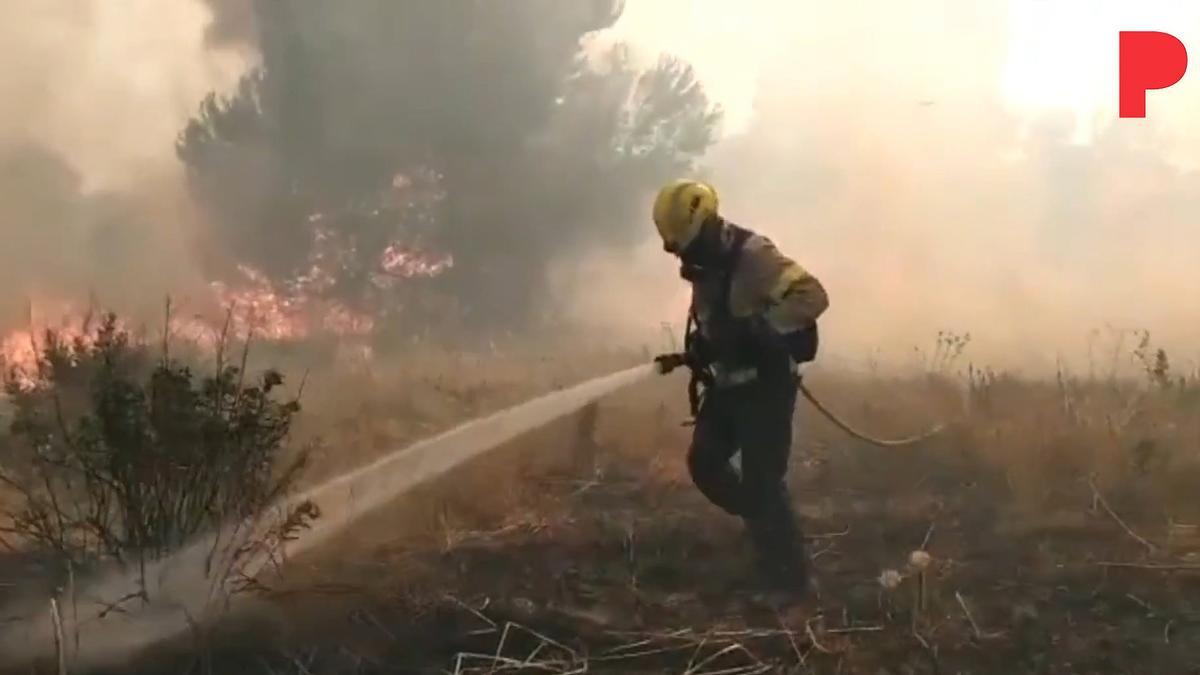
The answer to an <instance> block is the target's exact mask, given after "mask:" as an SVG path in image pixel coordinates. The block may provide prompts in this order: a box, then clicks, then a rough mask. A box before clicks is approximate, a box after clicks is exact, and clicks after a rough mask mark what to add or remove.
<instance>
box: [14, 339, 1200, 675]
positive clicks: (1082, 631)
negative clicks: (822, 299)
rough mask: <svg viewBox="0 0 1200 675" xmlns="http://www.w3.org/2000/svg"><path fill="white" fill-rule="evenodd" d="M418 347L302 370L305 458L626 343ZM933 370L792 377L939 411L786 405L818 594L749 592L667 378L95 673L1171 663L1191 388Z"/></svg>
mask: <svg viewBox="0 0 1200 675" xmlns="http://www.w3.org/2000/svg"><path fill="white" fill-rule="evenodd" d="M417 351H419V352H420V355H421V356H420V358H412V359H411V360H409V361H405V362H396V363H390V364H387V365H386V366H377V367H376V368H375V369H373V372H372V373H371V374H370V375H368V374H366V373H360V374H358V375H350V374H338V375H333V374H331V375H328V376H325V377H327V378H328V380H327V382H328V383H329V384H331V385H333V383H335V382H336V383H337V384H336V386H328V387H314V389H313V391H314V394H313V397H317V396H318V395H317V394H316V392H319V391H324V392H327V393H326V394H324V397H323V398H310V399H309V400H308V403H309V405H308V407H309V409H310V410H311V411H312V413H311V415H310V416H309V417H308V418H307V419H305V418H301V420H300V428H301V429H304V431H303V432H302V433H306V434H315V433H318V432H319V433H320V434H321V435H322V436H324V437H325V440H326V443H325V447H327V448H338V449H339V451H338V452H337V453H335V454H326V455H323V456H320V457H317V458H315V466H314V470H316V471H318V472H322V471H332V470H334V468H335V467H340V466H344V465H347V464H358V463H359V462H360V461H361V460H362V459H365V458H366V457H367V456H369V455H371V454H372V453H374V452H378V451H381V450H383V449H390V448H392V447H395V446H396V445H400V444H403V443H404V442H405V441H407V440H410V439H413V438H417V437H422V436H426V435H428V434H429V433H431V432H434V431H436V430H438V429H440V428H442V427H445V426H449V425H450V424H452V423H453V422H455V421H458V420H460V419H462V418H464V417H469V416H472V415H474V414H477V413H480V412H485V411H487V410H490V409H495V408H498V407H502V406H503V405H506V404H508V403H511V402H515V401H517V400H520V399H522V398H525V397H526V396H528V395H530V394H532V393H535V391H536V390H539V389H543V388H548V387H551V386H553V385H554V384H559V382H556V381H555V380H556V379H558V378H561V379H563V380H572V379H582V378H583V377H585V376H586V375H589V374H592V373H591V372H588V371H589V369H594V370H604V369H606V368H605V365H606V363H607V360H611V362H613V363H614V364H615V363H617V362H621V361H627V360H628V359H630V358H635V357H636V355H629V354H624V355H621V354H611V355H607V356H602V357H600V358H594V359H587V360H582V361H581V360H578V359H564V358H556V357H550V356H546V355H544V354H543V355H540V356H539V355H532V354H531V355H520V354H514V353H504V352H479V353H469V352H459V351H457V350H453V349H442V348H437V347H434V346H430V345H423V346H421V347H420V349H414V353H415V352H417ZM960 351H961V350H960ZM1149 353H1151V354H1154V351H1153V350H1151V351H1150V352H1149ZM956 358H958V357H957V356H955V357H953V358H948V359H943V358H941V357H939V359H937V360H936V361H937V362H938V363H941V364H942V365H939V366H938V367H937V368H933V367H926V368H925V371H924V372H922V373H920V374H917V375H909V376H903V377H901V376H895V377H892V376H885V375H881V374H878V373H876V374H852V373H847V372H840V373H833V372H818V373H815V374H814V375H813V376H812V377H811V385H812V387H813V388H814V390H816V391H817V392H818V394H819V395H821V396H822V397H823V398H825V399H827V400H828V403H829V404H830V405H831V406H832V407H835V408H836V409H837V410H839V411H842V412H843V413H844V414H845V416H846V417H848V418H850V419H852V420H853V421H854V422H855V423H856V424H859V425H862V426H864V427H868V428H870V429H871V430H873V431H878V432H880V433H908V432H911V431H913V430H914V427H921V426H924V425H925V423H926V422H928V421H933V420H939V419H942V420H948V421H950V422H951V425H950V430H949V431H948V432H947V433H946V434H945V435H943V436H941V437H939V438H937V439H934V440H931V441H929V442H927V443H926V444H924V445H922V446H919V447H915V448H908V449H888V450H884V449H878V448H874V447H870V446H866V445H863V444H860V443H858V442H856V441H852V440H850V439H847V438H846V437H844V436H843V435H842V434H841V432H839V431H837V430H836V429H834V428H832V427H831V426H830V425H828V424H827V423H825V422H824V420H822V419H820V418H819V417H817V416H816V414H815V413H814V412H813V411H812V410H811V408H807V407H804V408H802V410H801V412H800V413H799V414H800V417H799V420H800V429H801V432H800V434H799V443H798V447H797V449H796V452H795V454H794V461H793V470H792V478H793V482H794V488H795V495H796V499H797V502H798V504H799V506H800V508H801V511H802V513H803V515H804V517H805V521H806V525H807V530H808V532H809V535H810V537H811V554H812V557H813V559H814V565H813V566H814V568H815V570H816V575H817V578H818V581H819V584H820V586H819V593H818V594H817V596H816V597H814V598H813V599H812V600H811V601H810V602H808V603H806V604H805V605H804V606H801V607H796V608H793V609H792V610H791V611H788V612H783V613H780V612H778V611H776V609H775V608H773V607H771V606H769V605H766V604H764V603H762V602H761V601H760V600H759V599H758V598H757V597H756V596H755V594H754V593H753V591H752V589H751V587H750V584H749V579H748V578H747V570H748V569H750V565H749V560H748V551H747V550H746V547H745V545H744V541H743V539H742V537H741V535H740V532H739V530H738V527H737V523H735V522H732V520H731V519H729V518H727V517H725V516H724V515H723V514H721V513H720V512H719V511H717V510H716V509H715V508H714V507H712V506H710V505H708V504H707V503H705V502H704V501H703V499H702V498H701V497H699V496H698V495H697V494H696V492H695V490H694V489H693V488H692V487H691V485H690V482H689V480H688V478H687V476H686V474H685V468H684V463H683V451H684V449H685V447H686V442H687V434H688V429H687V428H684V427H681V426H680V425H679V423H680V421H682V420H683V418H684V417H685V413H684V410H683V408H682V406H681V405H680V403H681V399H682V395H681V390H680V387H681V385H682V383H681V382H680V381H679V380H678V379H676V378H667V379H664V380H663V381H660V382H657V383H655V384H653V385H652V386H649V387H646V388H643V389H639V390H635V391H629V392H624V393H622V394H620V395H618V396H616V397H613V398H612V399H611V400H607V401H604V402H602V403H600V404H598V405H597V406H594V407H591V408H589V409H586V410H584V411H582V412H581V413H580V414H578V415H576V416H574V417H572V418H570V419H566V420H562V421H560V422H558V423H556V424H554V425H551V426H550V427H547V428H544V429H542V430H539V431H538V432H535V433H532V434H529V435H528V436H526V437H525V438H522V439H521V440H520V442H516V443H512V444H509V445H508V446H506V447H503V448H501V449H499V450H498V451H497V452H495V453H492V454H490V455H487V456H484V457H482V458H480V459H479V460H477V461H476V462H474V463H473V464H472V465H470V466H468V467H466V468H465V469H463V470H461V471H459V472H457V473H455V474H454V475H452V476H449V477H446V478H445V479H442V480H439V481H437V482H436V483H435V484H431V485H426V486H423V487H422V488H420V489H418V490H416V491H414V492H413V493H410V494H408V495H406V496H405V497H403V498H401V499H400V500H398V501H397V503H396V504H395V505H394V506H392V507H390V508H389V509H387V510H386V512H384V513H380V514H378V515H376V516H374V517H371V518H368V519H367V520H366V521H364V522H363V523H362V524H361V526H359V527H357V528H355V529H354V530H353V531H352V532H349V533H347V534H345V535H344V536H342V537H341V538H340V539H339V540H338V541H337V542H335V543H334V544H333V545H331V546H329V547H326V548H325V549H324V550H322V551H318V552H315V553H312V554H306V555H305V556H303V557H301V558H299V559H296V560H293V561H290V563H289V565H288V566H287V567H285V568H284V569H283V571H282V573H281V574H280V575H279V576H276V577H272V578H270V579H265V580H264V581H265V586H264V588H263V589H262V590H263V592H264V595H262V596H261V597H260V600H261V602H259V603H258V604H257V605H256V606H255V611H252V612H248V613H246V614H244V615H242V616H240V617H238V618H236V619H231V621H229V622H227V623H226V624H224V625H223V626H220V627H218V630H217V631H216V632H215V633H212V634H207V633H206V634H197V635H196V636H195V641H184V643H181V644H176V645H171V646H168V647H164V648H163V649H162V650H160V651H159V652H158V653H156V654H151V655H148V656H147V657H146V658H144V659H142V660H140V661H139V662H138V663H137V664H136V666H134V665H131V666H130V668H129V669H127V670H123V671H122V672H130V671H134V672H181V671H187V672H262V673H297V674H300V673H313V674H316V673H339V674H340V673H393V672H395V673H409V672H458V673H495V672H553V673H566V672H584V671H588V672H613V673H618V672H619V673H629V672H679V673H692V674H693V675H702V674H703V675H713V674H714V673H722V674H723V675H735V674H746V673H757V672H800V673H803V672H812V673H821V672H844V673H860V672H861V673H873V674H874V673H881V672H887V673H923V672H994V673H1006V674H1007V673H1019V672H1131V673H1132V672H1190V671H1192V670H1194V669H1196V668H1197V666H1198V665H1200V663H1198V661H1200V658H1198V657H1197V656H1196V655H1197V654H1200V602H1197V601H1196V598H1197V597H1200V538H1198V537H1197V533H1196V529H1197V528H1196V524H1198V523H1200V504H1198V503H1197V502H1196V500H1195V499H1194V496H1193V494H1194V493H1193V492H1192V491H1191V486H1194V485H1196V484H1197V480H1198V479H1200V396H1198V395H1197V392H1198V391H1200V387H1198V383H1197V382H1196V381H1195V379H1194V378H1191V377H1186V376H1185V377H1179V376H1177V375H1176V374H1173V373H1171V372H1170V370H1169V367H1168V369H1166V373H1163V372H1161V371H1162V370H1164V369H1162V368H1157V370H1158V371H1160V372H1157V373H1156V372H1155V370H1156V368H1155V367H1150V368H1147V369H1146V370H1145V371H1144V378H1143V379H1142V380H1140V381H1135V380H1131V379H1127V378H1124V379H1123V378H1121V377H1111V378H1110V377H1076V376H1073V375H1071V374H1070V373H1067V372H1065V371H1064V372H1060V373H1059V375H1058V377H1057V378H1054V379H1046V380H1038V379H1026V378H1021V377H1017V376H1014V375H1005V374H998V373H990V372H988V371H987V370H986V369H983V370H980V369H978V368H975V367H963V366H960V365H957V364H956V363H955V362H954V361H955V359H956ZM1163 361H1164V360H1163V359H1159V358H1158V357H1157V356H1154V357H1153V358H1152V360H1151V362H1150V363H1151V364H1152V365H1155V364H1160V363H1161V362H1163ZM943 362H944V363H943ZM928 363H934V361H933V360H930V361H927V364H928ZM1164 375H1165V376H1164ZM351 384H353V385H354V386H353V388H351V387H350V385H351ZM347 392H353V394H352V395H347ZM348 448H356V450H354V451H350V450H348ZM322 467H323V468H322ZM914 551H916V552H921V553H923V554H925V555H927V556H928V557H929V561H928V563H927V565H926V566H925V567H923V568H920V569H918V567H919V566H914V565H913V564H912V560H913V559H914V558H913V555H912V554H913V552H914ZM916 559H917V560H920V559H921V556H916ZM887 570H895V571H896V572H897V575H896V576H895V578H892V579H888V575H887V574H886V571H887ZM884 579H887V580H888V583H886V584H884V583H881V580H884ZM4 581H5V580H3V579H0V584H3V583H4ZM0 593H2V590H0Z"/></svg>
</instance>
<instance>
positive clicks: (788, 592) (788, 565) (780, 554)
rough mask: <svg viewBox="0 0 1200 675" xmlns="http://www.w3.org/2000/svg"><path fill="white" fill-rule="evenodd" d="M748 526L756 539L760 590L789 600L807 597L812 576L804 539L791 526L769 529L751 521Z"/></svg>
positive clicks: (752, 538)
mask: <svg viewBox="0 0 1200 675" xmlns="http://www.w3.org/2000/svg"><path fill="white" fill-rule="evenodd" d="M746 525H747V531H748V534H749V535H750V538H751V540H752V541H753V542H754V549H755V563H756V564H755V568H756V571H757V573H758V574H757V575H756V576H757V577H758V579H759V582H760V583H759V584H758V585H759V586H760V587H761V589H762V590H763V591H764V592H765V593H767V594H769V595H771V596H776V597H777V598H778V599H780V600H782V601H785V602H787V603H791V602H795V601H798V600H800V599H802V598H804V597H805V596H806V595H807V593H808V591H809V577H808V555H807V552H806V551H805V547H804V543H803V542H804V540H803V538H800V537H796V536H795V535H793V534H792V533H790V532H788V528H780V529H776V528H770V527H766V526H764V525H763V524H761V523H754V522H751V521H746ZM781 530H782V531H781Z"/></svg>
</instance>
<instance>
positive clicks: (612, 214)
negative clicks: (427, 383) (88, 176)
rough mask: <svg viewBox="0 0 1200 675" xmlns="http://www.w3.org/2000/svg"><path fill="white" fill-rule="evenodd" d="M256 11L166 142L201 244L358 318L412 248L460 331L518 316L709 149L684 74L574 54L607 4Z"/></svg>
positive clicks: (638, 226) (616, 57) (637, 219)
mask: <svg viewBox="0 0 1200 675" xmlns="http://www.w3.org/2000/svg"><path fill="white" fill-rule="evenodd" d="M254 6H255V12H256V15H257V21H256V24H257V25H258V26H259V27H260V33H261V34H260V36H259V40H258V47H259V50H260V51H261V54H262V67H261V68H259V69H257V70H255V71H254V72H252V73H250V74H249V75H247V76H246V77H245V79H244V80H243V81H242V83H241V86H240V87H239V88H238V90H237V91H236V92H235V93H234V94H233V95H232V96H230V97H228V98H218V97H215V96H210V97H209V98H207V99H206V100H205V101H204V102H203V103H202V104H201V106H200V110H199V112H198V114H197V115H196V117H195V118H193V119H192V120H191V122H190V123H189V124H188V126H187V127H186V128H185V129H184V130H183V131H182V133H181V134H180V137H179V141H178V145H177V150H178V154H179V157H180V158H181V160H182V161H183V162H184V163H185V165H186V166H187V168H188V170H189V176H190V183H191V186H192V189H193V193H194V194H195V195H196V196H197V198H198V199H199V201H200V202H201V203H202V204H203V205H204V206H205V207H206V208H207V209H208V210H209V212H210V213H211V215H212V216H213V221H214V222H215V228H216V229H215V235H214V237H215V240H214V241H213V242H212V244H213V250H216V251H220V252H222V254H223V255H226V254H228V252H230V251H232V252H233V257H234V260H232V261H228V262H234V263H241V264H248V265H250V266H252V267H255V268H258V269H262V270H264V271H266V272H267V273H268V274H269V275H270V276H271V277H272V278H273V279H276V280H278V281H284V280H287V279H290V278H295V277H297V276H299V275H303V274H305V273H307V272H308V271H309V270H310V269H311V268H312V267H313V265H314V264H317V265H326V266H329V267H332V268H334V269H333V270H332V272H331V276H332V277H333V278H332V279H331V280H329V282H328V283H327V284H325V285H324V286H323V287H322V292H324V293H330V294H336V295H337V296H339V298H341V299H344V300H348V301H350V302H352V303H357V304H360V305H362V304H373V305H375V306H373V307H371V309H374V310H378V309H380V307H381V306H386V305H387V302H388V298H389V297H390V291H389V290H387V289H381V288H380V287H379V285H378V284H375V283H373V275H372V271H373V270H375V269H377V267H378V259H379V256H380V253H381V251H383V250H384V248H385V247H387V246H388V245H389V244H390V243H393V242H414V241H415V242H422V243H423V244H425V245H428V246H433V247H436V248H438V249H440V250H443V251H447V252H449V253H450V254H452V255H453V256H454V261H455V264H454V267H453V268H452V269H451V271H450V272H449V273H448V274H446V275H445V277H444V280H443V282H442V283H443V284H444V290H446V291H448V292H450V293H452V294H453V296H454V297H455V298H456V299H457V300H458V301H459V302H460V303H462V304H463V305H465V306H467V308H468V309H473V310H474V312H475V313H474V316H475V317H476V318H477V319H479V320H481V321H511V320H517V319H520V318H522V315H523V312H524V310H526V309H527V308H529V307H530V306H531V304H532V303H533V301H534V300H535V299H536V297H537V296H536V293H537V291H538V290H539V289H541V288H542V287H544V272H545V269H546V266H547V265H548V264H549V263H550V262H551V261H553V260H554V259H555V258H556V257H557V256H560V255H563V254H564V253H567V252H569V251H571V250H572V249H573V248H574V247H577V246H580V245H582V244H585V243H586V244H595V243H603V244H611V245H622V244H625V243H628V242H629V241H631V240H633V239H634V238H635V237H639V236H641V235H642V234H643V233H644V231H645V227H646V225H645V221H646V218H645V214H644V213H642V212H641V210H640V209H641V208H642V207H643V202H644V199H645V195H646V193H648V191H650V190H652V189H653V188H654V187H656V186H657V185H658V184H659V183H660V182H661V181H663V180H665V179H667V178H670V177H674V176H675V175H677V174H680V173H686V172H689V171H691V170H693V169H694V162H695V160H696V158H698V157H699V156H700V155H701V154H702V153H703V152H705V150H706V149H707V148H708V147H709V146H710V145H711V144H712V143H713V141H714V139H715V129H716V125H717V123H718V122H719V118H720V115H719V111H717V110H716V109H714V108H713V107H712V106H711V105H710V104H709V101H708V99H707V97H706V96H705V94H704V92H703V90H702V88H701V86H700V85H699V83H698V82H697V81H696V78H695V75H694V73H693V72H692V69H691V68H690V67H689V66H687V65H686V64H683V63H680V62H678V61H675V60H671V59H664V60H662V61H660V62H658V63H657V64H656V65H654V66H652V67H651V68H650V69H649V70H645V71H643V70H642V69H640V68H639V67H637V66H635V64H634V63H633V61H632V59H631V58H630V56H629V55H628V54H627V52H626V50H624V49H623V48H620V47H617V48H613V49H611V50H609V51H607V52H602V53H598V54H592V58H585V56H584V53H583V46H582V44H583V42H582V41H583V40H585V38H586V37H587V36H588V35H589V34H590V33H592V32H593V31H596V30H598V29H601V28H604V27H607V26H610V25H611V24H612V23H613V22H614V21H615V20H616V18H617V16H618V15H619V13H620V5H619V3H616V2H613V1H611V0H592V1H589V2H582V3H581V2H559V1H558V0H517V1H514V2H502V3H501V2H483V1H479V0H473V1H463V2H406V3H398V2H392V1H391V0H363V1H362V2H355V3H328V2H321V1H318V0H297V1H296V2H288V3H279V2H268V1H267V0H258V1H257V2H255V3H254ZM398 175H399V176H403V177H404V178H405V180H404V181H403V186H402V187H397V185H396V182H395V178H396V177H397V176H398ZM318 231H319V232H318ZM318 240H319V241H318ZM330 242H333V243H334V244H335V247H336V249H337V250H338V252H339V254H338V255H336V256H334V255H330V254H328V253H327V252H324V253H323V252H320V251H318V250H317V249H318V248H320V246H318V244H321V243H324V244H326V245H328V244H329V243H330ZM331 258H336V259H337V260H336V263H335V264H330V260H331ZM315 259H319V260H316V261H315Z"/></svg>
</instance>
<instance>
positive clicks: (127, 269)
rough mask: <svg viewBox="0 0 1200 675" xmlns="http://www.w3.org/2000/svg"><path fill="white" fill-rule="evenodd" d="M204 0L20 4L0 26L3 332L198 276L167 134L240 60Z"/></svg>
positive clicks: (10, 7) (147, 299) (130, 299)
mask: <svg viewBox="0 0 1200 675" xmlns="http://www.w3.org/2000/svg"><path fill="white" fill-rule="evenodd" d="M207 21H208V14H207V11H206V9H205V8H204V6H202V5H201V4H200V3H199V2H198V0H197V1H192V0H177V1H174V2H159V1H158V0H130V1H129V2H107V1H104V0H84V1H80V0H16V1H15V2H10V3H6V5H5V21H4V22H3V25H2V26H0V64H2V65H0V99H2V100H3V101H4V108H3V110H2V111H0V232H3V235H4V246H3V247H0V287H2V288H3V289H4V290H3V293H0V329H3V328H7V327H10V326H12V325H13V324H15V323H18V322H23V321H24V320H25V312H26V308H27V303H30V302H32V303H33V305H34V311H35V312H38V311H43V312H45V313H50V314H52V313H54V312H58V311H61V310H62V309H63V305H64V304H70V305H73V306H75V307H79V306H80V305H83V304H86V303H87V302H88V296H89V294H93V293H94V294H95V295H96V296H98V297H99V298H100V299H101V300H102V301H105V302H108V303H112V304H114V305H128V304H132V305H136V306H141V305H143V304H150V303H153V304H159V303H161V299H162V297H163V295H164V294H166V293H168V292H173V293H186V292H187V291H188V290H189V289H192V288H194V287H195V284H196V283H197V282H198V276H197V275H196V274H195V266H194V265H193V264H192V261H191V255H190V253H189V246H190V244H189V239H190V236H191V232H192V231H194V230H193V228H194V227H195V226H196V222H195V220H194V219H193V216H192V212H191V209H190V207H189V205H188V203H187V200H186V199H185V194H184V192H183V190H182V181H181V180H180V178H181V172H180V171H179V170H178V165H177V162H176V160H175V158H174V156H173V152H172V141H173V139H174V137H175V135H176V134H177V133H178V131H179V129H180V128H181V127H182V125H183V124H184V122H185V121H186V120H187V117H188V115H189V114H190V113H191V112H192V111H193V110H194V109H195V105H196V102H197V101H198V100H199V99H200V98H201V97H202V96H203V95H204V93H205V92H207V91H210V90H213V89H220V90H224V89H225V88H227V86H228V85H229V84H230V83H232V82H233V81H234V80H235V78H236V76H237V74H238V73H239V72H240V71H241V70H242V69H244V67H245V64H244V62H243V60H242V58H241V57H239V56H237V55H236V54H232V53H227V52H224V51H221V50H214V49H210V48H209V47H207V46H205V45H204V36H203V34H204V26H205V25H206V24H207Z"/></svg>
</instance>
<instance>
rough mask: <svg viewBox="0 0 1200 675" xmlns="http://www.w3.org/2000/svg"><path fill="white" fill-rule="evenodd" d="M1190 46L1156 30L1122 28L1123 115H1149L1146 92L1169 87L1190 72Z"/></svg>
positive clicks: (1121, 80) (1121, 76) (1120, 79)
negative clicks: (1185, 45) (1147, 113)
mask: <svg viewBox="0 0 1200 675" xmlns="http://www.w3.org/2000/svg"><path fill="white" fill-rule="evenodd" d="M1187 62H1188V58H1187V48H1186V47H1184V46H1183V43H1182V42H1180V41H1179V38H1177V37H1175V36H1174V35H1169V34H1167V33H1158V32H1153V31H1121V47H1120V73H1119V75H1118V77H1119V81H1120V89H1121V108H1120V116H1121V117H1145V116H1146V92H1147V91H1149V90H1151V89H1166V88H1167V87H1170V86H1172V85H1174V84H1175V83H1176V82H1178V81H1180V80H1181V79H1183V74H1184V73H1186V72H1187Z"/></svg>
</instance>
